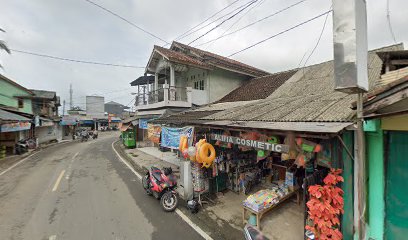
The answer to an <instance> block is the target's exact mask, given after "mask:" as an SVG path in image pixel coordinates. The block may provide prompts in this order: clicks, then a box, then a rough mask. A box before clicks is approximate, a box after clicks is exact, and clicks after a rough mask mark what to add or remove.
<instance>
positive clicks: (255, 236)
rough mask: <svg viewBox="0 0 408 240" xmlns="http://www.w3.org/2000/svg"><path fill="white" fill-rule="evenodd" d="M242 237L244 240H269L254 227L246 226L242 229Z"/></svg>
mask: <svg viewBox="0 0 408 240" xmlns="http://www.w3.org/2000/svg"><path fill="white" fill-rule="evenodd" d="M244 235H245V239H246V240H269V238H267V237H265V236H264V235H263V234H262V233H261V232H260V231H259V230H258V229H256V228H255V227H254V226H252V225H250V224H247V225H245V227H244Z"/></svg>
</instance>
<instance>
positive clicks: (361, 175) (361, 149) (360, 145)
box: [354, 93, 366, 240]
mask: <svg viewBox="0 0 408 240" xmlns="http://www.w3.org/2000/svg"><path fill="white" fill-rule="evenodd" d="M363 123H364V117H363V93H358V94H357V165H358V168H357V183H355V184H356V187H357V193H358V196H357V197H358V205H357V209H358V211H357V212H356V213H355V214H358V215H357V217H358V219H357V220H358V225H357V226H358V239H360V240H363V239H365V209H366V181H365V180H366V176H365V169H366V168H365V162H366V159H365V137H364V129H363ZM354 174H356V173H354Z"/></svg>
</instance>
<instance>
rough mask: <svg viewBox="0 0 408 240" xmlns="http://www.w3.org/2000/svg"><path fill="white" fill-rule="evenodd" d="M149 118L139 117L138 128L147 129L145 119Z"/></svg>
mask: <svg viewBox="0 0 408 240" xmlns="http://www.w3.org/2000/svg"><path fill="white" fill-rule="evenodd" d="M148 120H150V119H146V118H140V119H139V128H140V129H148V127H147V121H148Z"/></svg>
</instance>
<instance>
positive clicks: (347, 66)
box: [332, 0, 368, 240]
mask: <svg viewBox="0 0 408 240" xmlns="http://www.w3.org/2000/svg"><path fill="white" fill-rule="evenodd" d="M332 2H333V45H334V73H335V89H336V90H337V91H341V92H344V93H348V94H353V95H355V96H356V97H357V98H356V100H357V112H356V115H357V119H356V123H357V130H356V132H355V139H356V141H355V155H356V156H355V161H354V180H353V182H354V234H355V236H354V237H355V238H357V239H359V240H364V239H366V221H365V215H366V213H365V210H366V197H367V189H366V175H365V172H366V164H365V163H366V156H365V135H364V129H363V123H364V116H363V101H364V100H363V95H364V93H365V92H367V91H368V69H367V58H368V57H367V52H368V47H367V8H366V0H332Z"/></svg>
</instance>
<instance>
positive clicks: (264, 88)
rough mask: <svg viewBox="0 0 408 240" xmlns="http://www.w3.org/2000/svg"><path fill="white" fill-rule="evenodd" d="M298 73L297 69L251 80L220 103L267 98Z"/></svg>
mask: <svg viewBox="0 0 408 240" xmlns="http://www.w3.org/2000/svg"><path fill="white" fill-rule="evenodd" d="M296 72H297V70H296V69H294V70H289V71H285V72H279V73H274V74H271V75H267V76H264V77H258V78H254V79H251V80H250V81H249V82H247V83H245V84H244V85H242V86H241V87H239V88H237V89H235V90H233V91H232V92H230V93H228V94H227V95H225V96H224V97H223V98H221V99H220V100H219V101H218V102H236V101H250V100H258V99H264V98H267V97H268V96H269V95H271V94H272V93H273V92H274V91H275V90H276V89H278V88H279V87H280V86H281V85H282V84H284V83H285V82H286V80H288V79H289V78H291V77H292V76H293V74H295V73H296Z"/></svg>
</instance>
